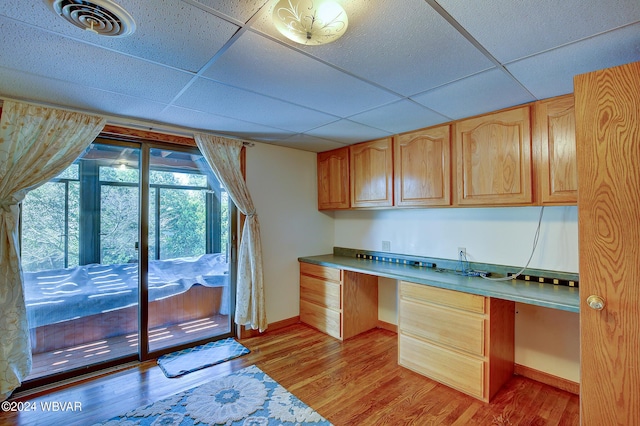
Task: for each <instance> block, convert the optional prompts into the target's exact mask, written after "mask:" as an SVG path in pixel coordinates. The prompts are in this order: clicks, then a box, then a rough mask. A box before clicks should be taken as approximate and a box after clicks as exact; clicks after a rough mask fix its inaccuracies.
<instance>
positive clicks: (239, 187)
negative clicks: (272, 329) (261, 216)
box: [194, 134, 267, 332]
mask: <svg viewBox="0 0 640 426" xmlns="http://www.w3.org/2000/svg"><path fill="white" fill-rule="evenodd" d="M194 139H195V141H196V145H198V148H199V149H200V152H201V153H202V155H203V156H204V158H205V159H206V160H207V162H208V163H209V166H210V167H211V169H212V170H213V171H214V173H215V174H216V176H217V177H218V180H219V181H220V182H222V184H223V185H224V186H225V188H227V191H228V192H229V196H230V197H231V199H232V200H233V202H234V203H235V205H236V206H237V207H238V209H239V210H240V211H241V212H242V214H244V215H245V216H246V220H245V222H244V226H243V227H242V233H241V236H240V247H239V249H238V280H237V283H236V313H235V323H236V324H238V325H244V326H248V327H251V328H252V329H254V330H255V329H258V330H260V331H261V332H262V331H264V330H266V328H267V314H266V309H265V300H264V283H263V272H262V243H261V240H260V223H259V222H258V215H257V213H256V209H255V207H254V205H253V201H252V200H251V195H250V194H249V189H248V188H247V184H246V182H245V180H244V177H243V176H242V170H241V168H240V151H241V149H242V141H239V140H233V139H227V138H222V137H218V136H213V135H207V134H195V135H194Z"/></svg>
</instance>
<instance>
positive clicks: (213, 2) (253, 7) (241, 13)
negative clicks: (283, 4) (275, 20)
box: [192, 0, 270, 22]
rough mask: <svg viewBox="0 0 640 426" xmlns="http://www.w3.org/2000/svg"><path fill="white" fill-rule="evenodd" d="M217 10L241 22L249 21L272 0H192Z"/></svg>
mask: <svg viewBox="0 0 640 426" xmlns="http://www.w3.org/2000/svg"><path fill="white" fill-rule="evenodd" d="M192 1H197V2H198V3H201V4H203V5H205V6H207V7H210V8H211V9H214V10H217V11H219V12H221V13H224V14H225V15H228V16H230V17H232V18H234V19H237V20H238V21H240V22H247V21H248V20H249V18H251V17H252V16H253V15H255V14H256V13H257V12H258V10H260V8H261V7H262V6H263V5H264V4H265V3H268V2H269V1H270V0H243V1H237V0H192Z"/></svg>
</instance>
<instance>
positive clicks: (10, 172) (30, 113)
mask: <svg viewBox="0 0 640 426" xmlns="http://www.w3.org/2000/svg"><path fill="white" fill-rule="evenodd" d="M104 124H105V120H104V119H103V118H101V117H97V116H88V115H84V114H79V113H76V112H70V111H61V110H56V109H51V108H45V107H41V106H36V105H29V104H22V103H16V102H11V101H5V102H4V105H3V106H2V117H1V118H0V400H2V401H4V400H6V399H7V398H8V397H9V395H10V394H11V392H13V390H15V389H16V388H17V387H18V386H20V383H21V382H22V380H23V379H24V377H25V376H27V375H28V374H29V372H30V371H31V343H30V340H29V325H28V323H27V315H26V308H25V302H24V292H23V288H22V269H21V267H20V241H19V235H18V220H19V217H20V209H19V203H20V202H21V201H22V200H23V199H24V197H25V195H26V194H27V192H28V191H29V190H30V189H33V188H34V187H36V186H38V185H40V184H42V183H44V182H47V181H48V180H50V179H52V178H54V177H55V176H56V175H58V174H59V173H60V172H61V171H63V170H64V169H65V168H67V167H68V166H69V165H70V164H71V163H73V161H74V160H75V159H76V158H78V156H80V154H81V153H82V151H83V150H84V149H85V148H86V147H87V146H88V145H89V144H90V143H91V142H92V141H93V140H94V139H95V138H96V136H98V134H99V133H100V131H101V130H102V128H103V127H104Z"/></svg>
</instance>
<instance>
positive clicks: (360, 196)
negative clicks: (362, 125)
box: [349, 137, 393, 208]
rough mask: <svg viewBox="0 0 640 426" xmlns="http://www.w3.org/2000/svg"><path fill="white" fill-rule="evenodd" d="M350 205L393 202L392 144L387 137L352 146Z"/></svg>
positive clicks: (360, 205) (383, 204) (378, 204)
mask: <svg viewBox="0 0 640 426" xmlns="http://www.w3.org/2000/svg"><path fill="white" fill-rule="evenodd" d="M349 149H350V161H351V162H350V165H349V166H350V170H349V171H350V173H351V176H350V177H351V207H354V208H358V207H390V206H392V205H393V146H392V139H391V138H390V137H389V138H384V139H378V140H375V141H370V142H363V143H359V144H355V145H351V146H349Z"/></svg>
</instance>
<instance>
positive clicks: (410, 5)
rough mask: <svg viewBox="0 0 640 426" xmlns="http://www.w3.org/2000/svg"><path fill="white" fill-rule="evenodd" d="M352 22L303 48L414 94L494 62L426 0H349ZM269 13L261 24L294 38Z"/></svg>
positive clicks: (336, 63) (274, 32) (376, 80)
mask: <svg viewBox="0 0 640 426" xmlns="http://www.w3.org/2000/svg"><path fill="white" fill-rule="evenodd" d="M343 5H344V8H345V11H346V12H347V14H348V16H349V28H348V30H347V32H346V34H345V35H344V36H342V37H341V38H339V39H338V40H337V41H335V42H333V43H330V44H327V45H323V46H300V45H298V47H299V48H301V49H302V50H304V51H305V52H307V53H309V54H310V55H313V56H316V57H318V58H320V59H322V60H324V61H327V62H329V63H331V64H334V65H336V66H338V67H339V68H341V69H344V70H346V71H348V72H350V73H353V74H354V75H358V76H361V77H362V78H364V79H366V80H369V81H372V82H374V83H376V84H379V85H382V86H385V87H387V88H389V89H391V90H393V91H395V92H397V93H399V94H402V95H405V96H407V95H412V94H415V93H418V92H422V91H425V90H428V89H431V88H433V87H436V86H439V85H442V84H445V83H448V82H450V81H453V80H456V79H459V78H462V77H464V76H467V75H471V74H473V73H476V72H479V71H482V70H485V69H488V68H490V67H491V66H492V65H493V64H492V63H491V62H490V61H489V60H488V59H487V58H486V57H485V56H484V55H483V54H482V53H480V52H479V51H478V50H477V49H475V48H474V47H473V45H472V44H471V43H470V42H469V41H467V40H466V39H465V38H464V37H463V36H462V35H461V34H460V33H458V32H457V31H456V30H455V29H454V28H453V27H452V26H450V25H449V24H448V23H447V22H446V21H445V20H444V19H443V18H442V17H441V16H440V15H439V14H437V13H436V12H435V11H434V10H433V9H432V8H431V7H430V6H429V5H428V4H427V3H425V1H424V0H403V1H402V3H401V4H400V3H399V2H397V1H393V0H379V1H376V2H375V4H372V2H370V1H369V0H352V1H347V2H344V3H343ZM269 16H270V14H265V19H264V20H262V21H260V22H259V23H257V24H256V28H258V29H259V30H261V31H264V32H266V33H268V34H271V35H273V36H274V37H277V38H278V39H280V40H282V41H283V42H285V43H287V44H293V42H290V41H288V40H287V39H286V38H285V37H284V36H282V35H280V34H278V33H277V31H275V30H274V29H273V24H272V23H271V21H270V18H269Z"/></svg>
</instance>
